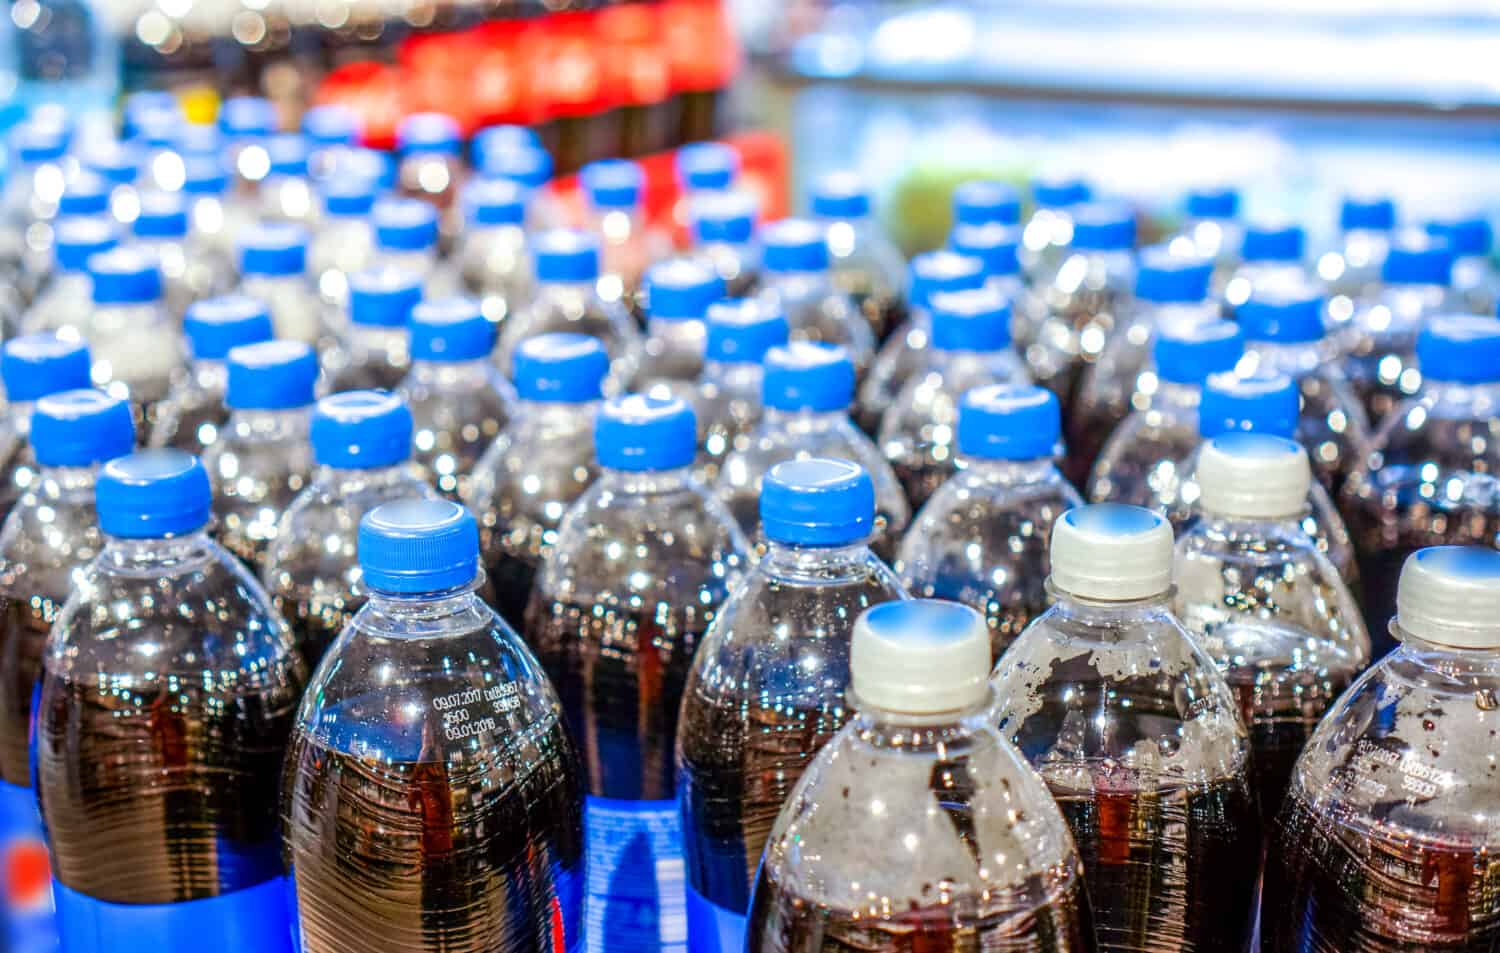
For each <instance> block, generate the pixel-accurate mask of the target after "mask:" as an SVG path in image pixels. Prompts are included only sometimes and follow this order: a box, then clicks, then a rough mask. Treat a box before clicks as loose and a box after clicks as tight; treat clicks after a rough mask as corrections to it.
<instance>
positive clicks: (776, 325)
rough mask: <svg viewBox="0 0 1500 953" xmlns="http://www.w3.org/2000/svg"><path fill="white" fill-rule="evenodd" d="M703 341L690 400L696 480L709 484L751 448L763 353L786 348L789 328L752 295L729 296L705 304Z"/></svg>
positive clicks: (761, 386)
mask: <svg viewBox="0 0 1500 953" xmlns="http://www.w3.org/2000/svg"><path fill="white" fill-rule="evenodd" d="M707 324H708V330H707V344H706V350H705V354H704V361H703V375H702V376H701V377H700V378H699V379H698V396H697V399H696V400H694V401H693V405H694V407H695V408H696V412H697V413H698V415H699V420H698V426H699V428H700V429H701V430H702V431H703V434H704V436H703V439H702V441H701V442H700V445H699V448H698V478H699V479H700V480H702V481H703V482H704V484H705V485H712V484H713V482H714V480H716V479H717V478H718V475H719V470H720V468H721V467H722V465H723V463H724V459H725V458H726V457H727V456H729V455H730V454H731V453H734V452H736V451H740V450H744V449H745V448H747V447H749V446H750V435H751V434H752V433H754V431H755V428H756V426H757V425H758V424H759V423H760V418H761V410H762V408H761V402H760V395H761V391H762V389H764V387H765V368H764V366H763V362H764V361H765V359H766V354H767V353H768V352H769V351H770V350H771V348H773V347H785V346H786V343H787V340H788V338H789V336H790V332H789V330H788V329H787V326H786V318H785V317H783V316H782V314H781V312H780V311H776V310H774V309H773V308H771V307H769V306H767V305H766V303H765V302H764V301H761V300H758V299H755V298H733V299H726V300H724V301H716V302H714V303H713V304H711V305H709V306H708V322H707Z"/></svg>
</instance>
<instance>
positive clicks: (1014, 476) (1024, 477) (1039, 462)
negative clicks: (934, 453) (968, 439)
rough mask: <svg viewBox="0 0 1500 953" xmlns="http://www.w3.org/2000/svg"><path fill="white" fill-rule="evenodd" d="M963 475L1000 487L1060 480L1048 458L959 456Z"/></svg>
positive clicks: (1060, 476) (1054, 465)
mask: <svg viewBox="0 0 1500 953" xmlns="http://www.w3.org/2000/svg"><path fill="white" fill-rule="evenodd" d="M959 459H960V460H961V461H962V463H963V468H964V473H965V474H966V475H969V476H971V477H972V478H973V479H976V480H983V481H985V482H986V483H993V484H997V485H1001V486H1029V485H1031V484H1034V483H1049V482H1052V481H1055V480H1061V479H1062V474H1061V473H1059V472H1058V470H1057V465H1056V464H1055V463H1053V462H1052V458H1050V457H1039V458H1037V459H1034V460H993V459H988V458H985V457H974V456H961V457H960V458H959Z"/></svg>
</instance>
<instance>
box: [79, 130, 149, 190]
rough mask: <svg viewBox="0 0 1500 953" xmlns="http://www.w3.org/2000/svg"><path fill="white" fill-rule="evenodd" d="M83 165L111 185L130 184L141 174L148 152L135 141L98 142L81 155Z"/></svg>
mask: <svg viewBox="0 0 1500 953" xmlns="http://www.w3.org/2000/svg"><path fill="white" fill-rule="evenodd" d="M79 159H80V160H81V161H82V163H83V167H84V168H85V169H88V170H89V171H90V172H92V173H94V174H95V175H97V176H99V177H100V178H102V179H104V181H106V182H108V183H109V184H111V185H130V184H131V183H132V182H134V181H135V180H136V179H138V178H140V176H141V166H142V165H143V164H144V163H145V161H146V154H145V153H144V152H143V151H142V150H141V147H140V146H139V145H137V144H135V143H133V142H118V141H109V142H98V143H94V144H92V145H90V146H89V147H88V148H87V149H86V150H85V151H84V153H83V154H82V155H81V156H80V157H79Z"/></svg>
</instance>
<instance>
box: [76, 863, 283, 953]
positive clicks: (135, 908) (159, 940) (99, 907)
mask: <svg viewBox="0 0 1500 953" xmlns="http://www.w3.org/2000/svg"><path fill="white" fill-rule="evenodd" d="M52 890H53V894H54V896H55V897H56V899H57V932H58V934H59V936H60V937H61V938H62V946H63V949H64V950H66V951H67V953H168V951H173V950H209V951H224V953H228V951H238V950H245V951H249V950H254V951H256V953H291V950H292V923H291V920H290V918H289V917H288V915H287V883H286V878H284V877H276V878H273V879H271V880H267V881H266V882H265V883H262V884H257V885H256V886H254V887H247V888H246V889H244V890H236V891H235V892H233V893H228V894H224V895H223V896H220V897H208V898H205V899H203V900H184V901H183V902H181V903H149V904H126V903H107V902H105V901H103V900H95V899H94V898H93V897H86V896H84V895H83V894H81V893H79V892H78V891H76V890H70V889H68V888H67V887H65V886H64V885H62V884H60V883H56V882H54V883H53V885H52Z"/></svg>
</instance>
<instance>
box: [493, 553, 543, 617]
mask: <svg viewBox="0 0 1500 953" xmlns="http://www.w3.org/2000/svg"><path fill="white" fill-rule="evenodd" d="M541 568H542V560H541V557H537V558H535V559H528V558H527V557H525V556H522V555H519V554H517V553H496V554H492V556H491V558H489V559H487V560H486V562H485V573H486V574H487V575H488V576H489V580H490V586H491V588H492V589H493V591H494V593H495V600H494V602H493V605H494V607H495V611H496V612H498V613H500V617H501V618H502V619H504V620H505V621H506V622H509V623H510V624H511V626H512V628H514V629H515V630H516V631H517V632H520V631H522V630H523V628H524V627H525V625H526V604H527V602H529V601H530V599H531V590H532V587H533V586H534V585H535V584H536V574H537V572H538V571H540V570H541Z"/></svg>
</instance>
